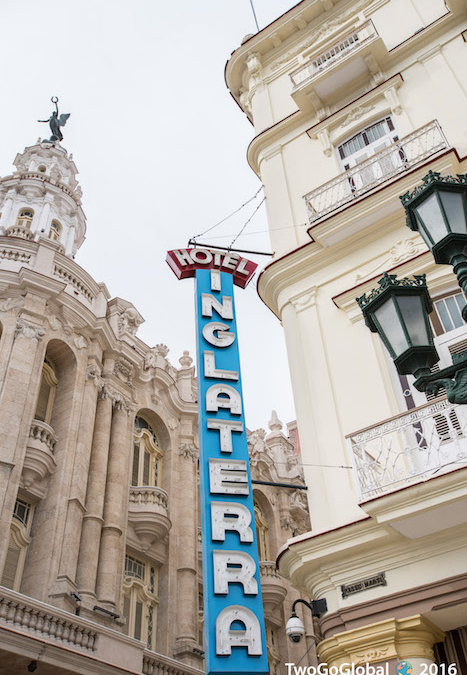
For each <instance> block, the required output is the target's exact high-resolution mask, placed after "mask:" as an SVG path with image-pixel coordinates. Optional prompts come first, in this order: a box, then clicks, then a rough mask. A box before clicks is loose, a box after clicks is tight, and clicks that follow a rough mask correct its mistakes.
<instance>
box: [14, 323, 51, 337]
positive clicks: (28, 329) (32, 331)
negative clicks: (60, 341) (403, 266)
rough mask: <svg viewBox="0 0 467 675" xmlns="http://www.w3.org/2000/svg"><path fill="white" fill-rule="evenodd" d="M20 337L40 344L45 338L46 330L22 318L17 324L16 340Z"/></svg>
mask: <svg viewBox="0 0 467 675" xmlns="http://www.w3.org/2000/svg"><path fill="white" fill-rule="evenodd" d="M18 335H23V336H24V337H25V338H27V339H28V340H37V341H38V342H39V341H40V340H42V338H43V337H44V335H45V330H44V329H43V328H42V326H34V325H33V324H30V323H27V322H26V321H25V320H24V319H21V318H20V319H18V320H17V322H16V327H15V338H16V337H18Z"/></svg>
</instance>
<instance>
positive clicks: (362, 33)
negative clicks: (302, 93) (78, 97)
mask: <svg viewBox="0 0 467 675" xmlns="http://www.w3.org/2000/svg"><path fill="white" fill-rule="evenodd" d="M377 36H378V33H377V31H376V29H375V27H374V26H373V23H372V22H371V21H367V22H366V23H364V24H362V25H361V26H359V27H358V28H356V29H355V30H354V31H352V32H351V33H349V34H348V35H346V36H345V37H343V38H342V40H339V42H336V43H335V44H333V45H332V47H329V49H326V51H324V52H322V53H321V54H319V55H318V56H316V57H315V58H314V59H313V60H311V61H308V63H305V64H304V65H303V66H300V68H297V70H294V71H293V73H290V79H291V80H292V83H293V85H294V88H295V89H297V88H298V87H301V86H303V85H304V84H305V83H308V82H309V81H311V80H312V79H313V78H314V77H316V76H317V75H318V74H319V73H322V72H323V71H324V70H326V69H327V68H330V67H331V66H333V65H334V64H335V63H337V62H338V61H341V60H342V59H343V58H345V57H346V56H348V55H349V54H350V53H351V52H353V51H355V50H356V49H358V48H359V47H361V46H362V45H364V44H366V43H367V42H368V41H369V40H371V39H372V38H375V37H377Z"/></svg>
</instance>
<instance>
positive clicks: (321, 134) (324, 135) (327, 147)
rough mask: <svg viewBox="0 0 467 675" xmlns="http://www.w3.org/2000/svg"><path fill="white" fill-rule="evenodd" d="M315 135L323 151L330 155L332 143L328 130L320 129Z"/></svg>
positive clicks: (327, 155)
mask: <svg viewBox="0 0 467 675" xmlns="http://www.w3.org/2000/svg"><path fill="white" fill-rule="evenodd" d="M317 137H318V140H319V142H320V143H321V147H322V148H323V153H324V154H325V155H326V157H330V156H331V155H332V144H331V139H330V138H329V131H328V130H327V129H322V130H321V131H318V133H317Z"/></svg>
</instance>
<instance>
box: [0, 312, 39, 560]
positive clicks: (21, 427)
mask: <svg viewBox="0 0 467 675" xmlns="http://www.w3.org/2000/svg"><path fill="white" fill-rule="evenodd" d="M7 330H8V328H7V327H5V328H4V333H6V331H7ZM12 330H13V328H12ZM44 333H45V330H44V329H43V328H42V326H40V325H37V323H33V320H30V319H29V317H28V316H27V315H24V316H21V317H19V318H18V320H17V321H16V326H15V327H14V338H13V340H12V344H11V349H10V353H9V355H8V363H7V371H6V374H5V379H4V381H3V386H2V388H1V392H0V400H1V405H0V429H1V430H2V432H1V438H0V542H2V543H3V545H1V546H0V571H1V570H2V569H3V565H4V562H5V556H6V552H7V545H6V543H7V542H8V538H9V532H10V523H11V518H12V514H13V507H14V504H15V500H16V495H17V492H18V485H19V482H20V478H21V472H22V468H23V461H24V455H25V451H26V441H27V439H28V437H29V430H30V427H31V420H32V418H33V415H34V406H35V403H36V398H37V392H38V388H39V382H40V376H41V372H42V367H41V365H42V360H43V346H42V345H41V340H42V337H43V335H44ZM3 339H8V335H7V334H4V336H3Z"/></svg>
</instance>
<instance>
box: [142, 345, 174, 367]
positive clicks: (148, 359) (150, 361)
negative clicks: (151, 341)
mask: <svg viewBox="0 0 467 675" xmlns="http://www.w3.org/2000/svg"><path fill="white" fill-rule="evenodd" d="M169 351H170V350H169V348H168V347H167V345H164V344H158V345H156V346H155V347H153V348H152V349H150V350H149V351H148V352H147V354H146V355H145V357H144V370H150V368H157V367H158V368H164V366H165V365H166V362H165V358H166V356H167V354H168V353H169Z"/></svg>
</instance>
